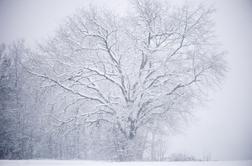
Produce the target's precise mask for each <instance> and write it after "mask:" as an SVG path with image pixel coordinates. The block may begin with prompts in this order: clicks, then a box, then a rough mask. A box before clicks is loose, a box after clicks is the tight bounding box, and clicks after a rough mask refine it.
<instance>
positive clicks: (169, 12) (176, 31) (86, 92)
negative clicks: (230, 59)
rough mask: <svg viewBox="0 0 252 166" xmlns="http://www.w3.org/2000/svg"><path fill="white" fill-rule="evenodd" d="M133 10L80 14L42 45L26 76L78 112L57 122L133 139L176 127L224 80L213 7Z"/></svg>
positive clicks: (144, 3) (154, 5)
mask: <svg viewBox="0 0 252 166" xmlns="http://www.w3.org/2000/svg"><path fill="white" fill-rule="evenodd" d="M133 9H134V12H132V13H131V15H129V16H124V17H121V16H117V15H115V14H113V13H112V12H109V11H101V10H97V9H89V10H84V9H83V10H81V11H79V12H78V13H76V15H74V16H72V17H69V18H68V20H67V21H66V23H65V24H64V25H62V26H61V28H60V29H59V30H58V31H57V33H56V35H55V36H54V37H52V38H51V39H50V40H48V42H47V43H46V44H42V45H41V46H40V49H39V53H38V56H37V57H36V58H37V59H38V57H39V58H40V59H41V61H40V63H38V62H36V64H39V65H36V66H34V67H33V68H32V69H33V70H31V69H28V70H29V72H30V73H32V74H34V75H36V76H38V77H41V78H42V79H44V80H46V81H47V82H48V83H49V85H50V86H53V87H58V88H60V89H62V90H63V92H64V93H63V94H64V96H67V94H70V95H68V96H69V99H68V101H69V104H68V105H67V106H66V107H65V108H64V110H66V109H70V110H71V108H70V107H74V108H75V109H74V110H76V108H78V111H77V112H75V114H74V116H70V117H68V118H63V119H60V117H57V118H56V117H54V118H55V119H57V121H58V122H59V123H60V124H62V125H63V124H67V123H72V122H73V123H77V121H78V123H79V124H86V125H88V126H90V125H94V124H96V125H97V124H107V125H109V126H111V128H112V127H113V129H115V130H117V131H118V133H121V135H122V136H123V137H124V139H125V140H128V141H131V140H134V138H135V137H136V136H137V134H138V131H139V130H140V129H141V128H144V127H145V126H151V125H152V124H157V122H159V123H160V122H165V123H162V124H167V125H173V124H174V123H175V122H176V121H177V120H179V118H180V117H183V116H185V115H187V114H189V113H190V111H191V108H192V107H193V106H194V105H195V103H197V101H199V100H201V99H202V95H204V94H206V92H207V91H208V89H209V87H212V85H215V84H216V83H218V82H219V81H220V80H221V77H222V76H223V73H224V71H225V64H224V61H223V59H222V55H223V52H222V51H221V50H220V49H219V48H218V43H217V42H216V39H215V36H214V29H213V21H212V14H213V12H214V10H213V9H209V8H206V7H204V6H202V5H199V6H197V7H190V6H189V5H188V4H186V5H184V6H183V7H180V8H171V7H170V8H169V7H168V5H167V4H166V3H161V2H160V3H159V2H157V1H153V0H135V1H134V2H133ZM34 63H35V62H34ZM55 85H56V86H55ZM83 105H84V106H83ZM80 117H81V121H80ZM76 118H78V120H76Z"/></svg>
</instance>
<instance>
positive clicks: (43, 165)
mask: <svg viewBox="0 0 252 166" xmlns="http://www.w3.org/2000/svg"><path fill="white" fill-rule="evenodd" d="M55 165H56V166H252V160H250V161H209V162H96V161H65V160H60V161H59V160H58V161H56V160H19V161H14V160H12V161H10V160H8V161H7V160H2V161H0V166H55Z"/></svg>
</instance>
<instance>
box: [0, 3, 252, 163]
mask: <svg viewBox="0 0 252 166" xmlns="http://www.w3.org/2000/svg"><path fill="white" fill-rule="evenodd" d="M166 1H167V3H169V2H172V3H174V2H176V3H178V2H179V4H181V3H182V2H183V0H179V1H178V0H177V1H175V0H166ZM194 1H197V2H201V1H200V0H194ZM90 2H92V4H93V5H99V6H103V7H107V8H110V9H112V10H114V11H115V12H116V13H118V14H124V13H126V12H127V7H128V2H127V0H36V1H35V0H0V42H11V41H13V40H16V39H20V38H24V39H25V40H26V41H27V44H29V45H30V46H33V45H34V43H36V42H38V41H41V40H44V39H46V38H47V37H48V36H50V35H52V34H53V33H54V31H55V30H56V29H57V27H59V24H61V23H62V22H64V19H65V17H66V16H69V15H71V14H73V13H74V12H75V11H76V9H78V8H80V7H82V6H84V7H85V6H88V5H89V3H90ZM189 2H190V1H189ZM204 2H205V3H207V4H213V5H214V6H215V7H216V9H217V12H216V15H215V20H216V32H217V35H218V38H219V41H220V42H221V43H222V45H223V48H224V49H225V50H227V52H228V54H227V55H226V60H227V63H228V67H229V69H228V70H229V71H228V73H227V76H226V79H225V81H224V82H223V84H222V85H221V88H219V89H216V90H215V91H214V92H213V93H211V94H210V96H209V97H210V101H209V102H208V103H207V104H206V105H205V106H201V107H198V108H197V113H196V115H195V118H194V120H193V122H192V123H190V126H186V127H184V128H183V131H184V132H183V133H179V134H175V135H174V136H171V138H170V145H169V148H170V149H169V152H182V153H189V154H193V155H196V156H199V157H201V156H203V155H208V154H210V155H211V157H212V159H217V160H229V159H233V160H235V159H252V1H250V0H208V1H204Z"/></svg>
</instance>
